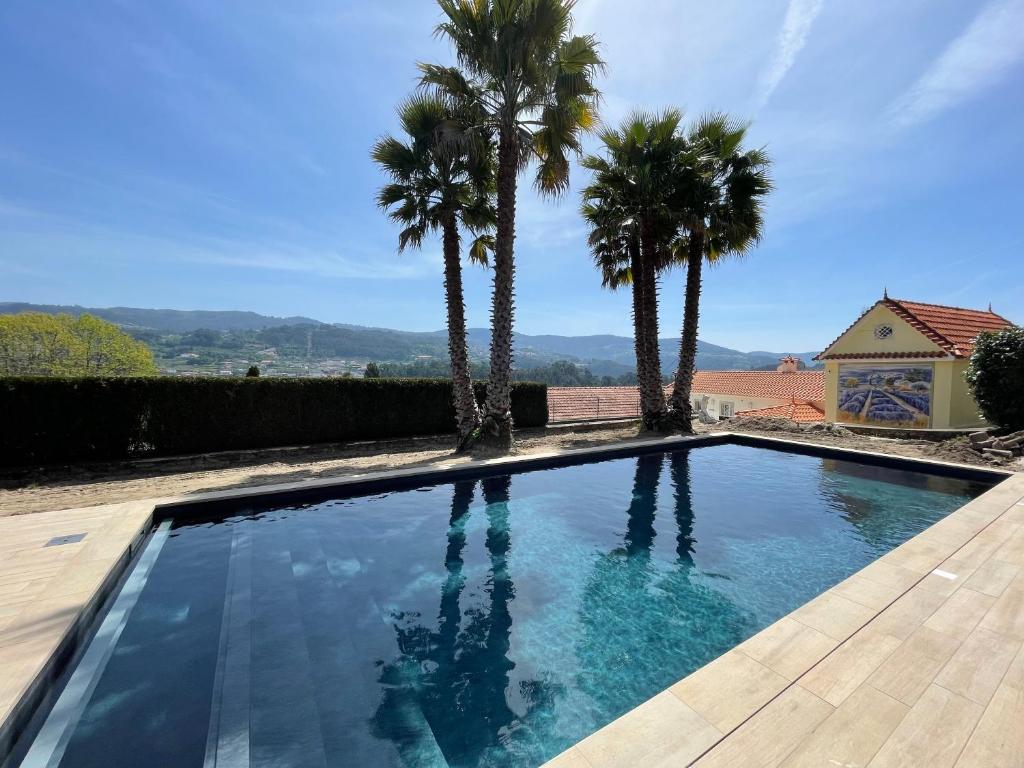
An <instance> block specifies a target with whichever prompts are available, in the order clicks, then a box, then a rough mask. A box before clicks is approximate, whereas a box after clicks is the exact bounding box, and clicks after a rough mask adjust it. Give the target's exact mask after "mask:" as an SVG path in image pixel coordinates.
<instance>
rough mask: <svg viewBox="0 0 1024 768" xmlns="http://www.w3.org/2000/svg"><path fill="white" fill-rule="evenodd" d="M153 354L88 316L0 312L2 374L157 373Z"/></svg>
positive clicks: (102, 374)
mask: <svg viewBox="0 0 1024 768" xmlns="http://www.w3.org/2000/svg"><path fill="white" fill-rule="evenodd" d="M156 373H157V367H156V363H155V362H154V361H153V353H152V352H151V351H150V349H149V347H147V346H146V345H145V344H144V343H143V342H141V341H138V340H136V339H133V338H132V337H131V336H129V335H128V334H127V333H125V332H124V331H122V330H121V329H120V328H118V327H117V326H116V325H114V324H113V323H108V322H107V321H106V320H101V319H100V318H98V317H93V316H92V315H81V316H80V317H72V316H71V315H47V314H44V313H41V312H24V313H21V314H15V315H0V376H155V375H156Z"/></svg>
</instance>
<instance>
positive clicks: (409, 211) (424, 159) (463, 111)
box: [366, 94, 495, 450]
mask: <svg viewBox="0 0 1024 768" xmlns="http://www.w3.org/2000/svg"><path fill="white" fill-rule="evenodd" d="M477 111H478V110H477V108H476V106H475V105H474V104H472V103H469V102H466V101H465V100H460V99H459V97H457V96H451V95H444V94H441V95H433V96H431V95H419V96H416V97H414V98H412V99H409V100H408V101H406V102H405V103H404V104H403V105H402V106H401V107H400V108H399V118H400V120H401V123H402V129H403V130H404V131H405V134H406V136H407V137H408V138H407V140H406V141H400V140H398V139H395V138H393V137H390V136H389V137H386V138H383V139H381V140H380V141H378V142H377V144H376V145H375V146H374V148H373V159H374V161H376V162H377V164H378V165H380V166H381V168H383V169H384V170H385V171H386V172H387V174H388V175H389V176H390V177H391V183H390V184H387V185H385V186H384V187H383V188H382V189H381V190H380V193H379V195H378V197H377V202H378V204H379V205H380V207H381V208H383V209H385V210H389V209H390V210H391V213H390V216H391V218H392V220H394V221H396V222H397V223H399V224H401V225H402V226H403V227H404V228H403V229H402V231H401V233H400V234H399V236H398V248H399V251H402V250H404V249H405V248H407V247H409V246H413V247H417V248H418V247H420V245H421V244H422V242H423V238H424V237H425V236H426V235H427V233H428V232H433V231H437V230H440V231H441V233H442V243H443V250H444V289H445V304H446V305H447V308H448V353H449V357H450V360H451V370H452V384H453V392H454V396H453V397H454V401H455V414H456V422H457V431H458V446H457V448H458V450H462V449H464V448H465V447H466V446H467V444H468V443H469V440H470V438H471V437H472V435H473V433H474V431H475V430H476V429H477V428H478V427H479V426H480V412H479V409H478V407H477V403H476V398H475V397H474V395H473V381H472V377H471V374H470V366H469V349H468V345H467V341H466V310H465V302H464V299H463V291H462V265H461V261H460V235H459V225H460V224H461V225H462V227H463V228H464V229H467V230H469V231H470V232H472V233H474V234H475V236H476V237H475V240H474V241H473V243H472V244H471V246H470V249H469V257H470V259H471V260H472V261H474V262H476V263H478V264H483V265H486V264H487V260H488V259H487V254H488V251H489V250H490V249H491V248H492V247H493V237H492V235H491V234H490V230H491V229H492V227H493V225H494V222H495V212H494V206H493V193H494V166H493V151H492V149H491V142H490V137H489V134H487V133H486V132H476V133H475V141H474V142H472V143H470V142H469V141H468V140H464V139H463V140H460V136H463V137H464V134H465V133H466V131H467V129H474V128H475V123H476V122H478V121H477V120H476V119H475V118H476V112H477ZM371 365H373V364H372V363H371ZM374 370H375V371H376V374H375V375H378V376H379V375H380V372H379V370H377V367H376V366H374ZM369 371H370V367H369V366H367V374H366V375H367V376H370V372H369Z"/></svg>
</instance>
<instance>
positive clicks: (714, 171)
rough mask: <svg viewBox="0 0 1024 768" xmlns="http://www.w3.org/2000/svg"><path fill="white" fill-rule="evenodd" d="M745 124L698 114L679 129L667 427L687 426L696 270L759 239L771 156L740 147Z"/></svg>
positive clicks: (698, 281) (697, 313)
mask: <svg viewBox="0 0 1024 768" xmlns="http://www.w3.org/2000/svg"><path fill="white" fill-rule="evenodd" d="M746 134H747V126H746V125H745V124H741V123H737V122H735V121H734V120H732V119H731V118H729V117H728V116H727V115H723V114H711V115H705V116H704V117H701V118H700V119H699V120H697V122H696V123H695V124H694V125H693V126H692V127H691V128H690V130H689V131H688V132H687V136H686V143H687V146H688V147H689V150H690V151H689V152H687V153H685V154H684V155H681V163H680V168H679V177H680V183H679V190H680V195H681V202H680V206H681V210H682V211H683V221H682V225H683V229H684V235H683V237H682V238H681V242H680V245H679V251H678V253H679V256H680V258H682V259H684V260H685V262H686V304H685V307H684V310H683V330H682V338H681V340H680V344H679V365H678V367H677V368H676V374H675V382H674V388H673V392H672V398H671V401H670V403H671V406H672V410H673V426H674V427H675V428H677V429H680V430H681V431H684V432H690V431H692V430H693V426H692V422H691V410H690V392H691V387H692V385H693V371H694V366H695V364H696V359H697V322H698V320H699V317H700V289H701V268H702V265H703V263H704V262H705V261H707V262H709V263H711V264H714V263H715V262H717V261H719V260H720V259H722V258H725V257H726V256H742V255H743V254H745V253H747V252H748V251H749V250H750V249H751V248H753V247H754V246H755V245H756V244H757V243H758V242H759V241H760V240H761V236H762V233H763V228H764V217H763V211H762V202H763V198H764V196H765V195H767V194H768V192H770V191H771V189H772V181H771V177H770V176H769V171H770V168H771V160H770V159H769V157H768V154H767V152H765V150H763V149H750V150H744V149H743V140H744V139H745V138H746Z"/></svg>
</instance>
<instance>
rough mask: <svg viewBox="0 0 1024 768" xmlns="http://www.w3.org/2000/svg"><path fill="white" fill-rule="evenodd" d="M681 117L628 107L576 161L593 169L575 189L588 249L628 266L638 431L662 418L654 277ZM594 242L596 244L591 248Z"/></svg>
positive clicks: (669, 225) (669, 232)
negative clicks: (598, 146)
mask: <svg viewBox="0 0 1024 768" xmlns="http://www.w3.org/2000/svg"><path fill="white" fill-rule="evenodd" d="M681 120H682V115H681V114H680V113H679V112H678V111H677V110H667V111H665V112H663V113H661V114H659V115H652V114H648V113H644V112H636V113H634V114H632V115H630V116H629V117H628V118H626V120H625V121H624V122H623V123H622V125H621V126H620V127H619V128H618V129H608V130H605V131H603V132H602V133H601V141H602V142H603V143H604V147H605V154H606V155H607V157H598V156H595V155H589V156H587V157H586V158H584V160H583V166H584V167H585V168H588V169H589V170H591V171H593V172H594V180H593V182H592V183H591V184H590V186H588V187H587V188H586V189H585V190H584V191H583V197H584V201H585V202H584V217H585V218H587V220H588V221H589V222H590V224H591V249H592V251H594V255H595V258H596V259H599V260H600V259H604V258H606V254H616V255H615V257H614V259H613V261H614V260H617V261H618V263H620V264H623V265H624V264H626V263H628V264H629V277H630V279H631V280H632V283H633V285H634V310H633V314H634V333H635V344H636V351H637V381H638V382H639V385H640V405H641V411H642V414H643V423H644V428H645V429H649V430H660V429H662V428H663V427H664V424H665V420H666V418H667V416H668V406H667V404H666V402H665V392H664V389H663V388H662V381H661V355H660V351H659V348H658V274H659V273H660V271H661V270H662V269H664V267H665V266H666V265H667V263H668V256H669V254H670V252H671V244H672V242H673V240H674V238H675V235H676V230H677V228H678V225H679V217H678V214H677V210H676V209H677V207H678V206H677V205H676V198H677V191H676V187H675V183H676V179H677V174H676V169H677V165H678V161H677V157H678V155H679V153H680V152H682V151H683V149H684V147H683V144H682V141H681V139H680V137H679V135H678V128H679V123H680V121H681ZM591 208H596V218H595V216H593V215H591V214H590V213H588V211H589V210H590V209H591ZM595 225H598V226H595ZM595 241H597V243H598V244H599V245H600V247H599V249H598V250H596V251H595V250H594V243H595ZM599 263H600V262H599ZM602 271H604V267H602ZM606 282H607V280H606Z"/></svg>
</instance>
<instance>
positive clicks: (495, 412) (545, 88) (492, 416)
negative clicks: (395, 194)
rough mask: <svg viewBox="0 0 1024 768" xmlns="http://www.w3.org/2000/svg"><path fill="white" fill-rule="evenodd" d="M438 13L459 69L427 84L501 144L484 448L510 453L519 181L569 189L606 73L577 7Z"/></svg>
mask: <svg viewBox="0 0 1024 768" xmlns="http://www.w3.org/2000/svg"><path fill="white" fill-rule="evenodd" d="M438 4H439V5H440V7H441V11H442V12H443V14H444V17H445V19H444V21H443V22H442V23H441V24H440V25H438V28H437V32H438V34H440V35H442V36H444V37H446V38H448V39H449V40H450V41H451V42H452V43H453V45H454V46H455V51H456V55H457V58H458V62H459V64H460V65H461V67H462V69H461V70H460V69H459V68H458V67H442V66H438V65H434V64H421V65H420V70H421V72H422V78H421V82H422V85H423V86H424V87H427V88H432V89H435V90H436V91H438V92H440V93H444V94H447V95H449V96H452V97H455V98H458V99H465V100H468V101H470V102H471V103H473V104H475V105H477V106H478V108H479V110H480V112H479V114H480V120H479V122H478V125H477V127H478V129H479V130H480V131H482V132H493V133H494V134H495V135H496V136H497V142H498V169H497V231H496V233H495V248H494V292H493V295H492V307H491V351H490V374H489V378H488V383H487V400H486V402H485V404H484V413H483V423H482V425H481V429H480V430H479V431H478V435H477V442H478V443H480V444H484V445H487V446H489V447H492V448H496V449H499V450H509V449H510V448H511V446H512V428H513V425H512V413H511V385H512V324H513V301H512V298H513V289H514V273H515V263H514V253H513V251H514V248H513V241H514V239H515V205H516V185H517V178H518V175H519V173H520V172H521V171H523V170H524V169H525V168H526V166H527V165H528V164H529V163H530V162H531V160H534V159H535V160H536V161H537V175H536V185H537V187H538V189H539V190H540V191H541V192H542V193H549V194H557V193H560V192H563V191H565V189H567V187H568V184H569V155H570V154H572V153H579V152H580V149H581V147H580V143H579V141H580V135H581V133H582V132H584V131H587V130H590V129H591V127H592V126H593V124H594V120H595V112H596V106H597V99H598V91H597V89H596V87H595V86H594V78H595V76H596V74H597V73H598V72H599V71H600V70H601V69H602V68H603V66H604V65H603V62H602V61H601V58H600V56H598V53H597V42H596V40H595V39H594V38H593V37H592V36H589V35H583V36H580V35H576V36H573V35H572V10H573V6H574V4H575V3H574V0H438Z"/></svg>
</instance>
